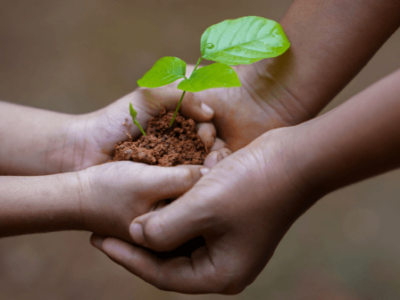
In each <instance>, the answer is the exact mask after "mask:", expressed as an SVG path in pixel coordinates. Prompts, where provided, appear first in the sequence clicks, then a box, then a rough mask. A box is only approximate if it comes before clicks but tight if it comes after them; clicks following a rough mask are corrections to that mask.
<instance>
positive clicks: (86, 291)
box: [0, 0, 400, 300]
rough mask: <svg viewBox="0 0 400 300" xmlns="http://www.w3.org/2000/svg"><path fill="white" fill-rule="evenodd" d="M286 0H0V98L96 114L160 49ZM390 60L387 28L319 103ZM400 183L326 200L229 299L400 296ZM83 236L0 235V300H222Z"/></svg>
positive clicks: (348, 92)
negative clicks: (125, 261)
mask: <svg viewBox="0 0 400 300" xmlns="http://www.w3.org/2000/svg"><path fill="white" fill-rule="evenodd" d="M291 2H292V1H289V0H279V1H278V0H202V1H194V0H186V1H183V0H147V1H134V0H116V1H111V0H108V1H106V0H69V1H61V0H36V1H31V0H0V99H2V100H5V101H10V102H14V103H20V104H24V105H30V106H35V107H40V108H45V109H50V110H56V111H61V112H66V113H85V112H89V111H93V110H96V109H98V108H101V107H103V106H105V105H107V104H109V103H111V102H112V101H114V100H116V99H118V98H119V97H121V96H123V95H124V94H126V93H128V92H130V91H131V90H133V89H134V88H135V87H136V80H137V79H139V78H140V77H141V75H142V74H143V73H144V72H145V71H147V70H148V69H149V67H150V66H151V65H152V64H153V63H154V62H155V61H156V60H157V59H158V58H160V57H162V56H166V55H172V56H178V57H180V58H182V59H184V60H185V61H187V62H190V63H195V62H196V59H197V57H198V56H199V40H200V36H201V34H202V33H203V31H204V30H205V29H206V28H207V27H208V26H210V25H211V24H214V23H217V22H220V21H221V20H224V19H227V18H237V17H241V16H245V15H260V16H264V17H268V18H271V19H275V20H279V19H280V18H281V17H282V16H283V14H284V12H285V11H286V9H287V8H288V7H289V5H290V4H291ZM399 67H400V32H397V33H396V34H395V35H394V36H393V37H392V38H391V39H390V40H389V41H388V42H387V43H386V45H385V46H384V47H383V48H382V49H381V50H380V51H379V53H378V54H377V55H376V56H375V57H374V58H373V59H372V60H371V62H370V63H369V64H368V65H367V66H366V67H365V69H364V70H363V71H362V72H361V73H360V74H359V75H358V76H357V78H356V79H355V80H353V82H351V83H350V84H349V86H348V87H347V88H346V89H345V90H343V91H342V92H341V93H340V95H339V96H338V97H337V98H336V99H335V100H334V101H333V102H332V103H331V104H330V105H329V106H328V108H327V109H326V110H328V109H331V108H333V107H335V106H337V105H339V104H340V103H341V102H343V101H345V100H346V99H348V98H349V97H351V96H352V95H354V94H355V93H357V92H359V91H360V90H362V89H364V88H365V87H367V86H368V85H370V84H371V83H373V82H374V81H376V80H378V79H380V78H382V77H383V76H385V75H386V74H388V73H390V72H392V71H394V70H395V69H396V68H399ZM376 101H379V99H376ZM326 110H325V111H326ZM27 122H29V120H27ZM26 134H29V132H26ZM0 143H1V141H0ZM399 183H400V172H399V171H395V172H391V173H388V174H385V175H382V176H379V177H376V178H374V179H372V180H367V181H364V182H362V183H359V184H356V185H353V186H350V187H348V188H345V189H342V190H340V191H337V192H335V193H333V194H331V195H329V196H327V197H325V198H324V199H323V200H321V201H320V202H319V203H317V204H316V205H315V206H314V207H313V208H312V209H311V210H310V211H308V212H307V213H306V214H305V215H304V216H303V217H302V218H301V219H300V220H299V221H298V222H296V223H295V225H294V226H293V228H292V229H291V230H290V232H289V233H288V234H287V235H286V237H285V238H284V240H283V241H282V243H281V244H280V246H279V247H278V249H277V251H276V254H275V255H274V257H273V258H272V260H271V262H270V264H269V265H268V266H267V268H266V269H265V270H264V271H263V273H262V274H261V275H260V276H259V277H258V279H257V280H256V281H255V282H254V283H253V284H252V285H251V286H250V287H248V288H247V289H246V290H245V291H244V292H243V293H242V294H240V295H236V296H233V297H231V299H246V300H256V299H271V300H283V299H285V300H286V299H295V300H297V299H299V300H302V299H304V300H305V299H307V300H314V299H315V300H317V299H318V300H319V299H324V300H358V299H367V300H368V299H379V300H386V299H399V298H400V284H399V281H400V239H399V235H398V232H399V228H400V218H399V216H400V201H399V193H400V184H399ZM89 236H90V234H89V233H84V232H64V233H51V234H39V235H31V236H21V237H13V238H5V239H1V240H0V299H1V300H3V299H4V300H6V299H7V300H8V299H13V300H14V299H15V300H19V299H40V300H46V299H51V300H58V299H75V300H76V299H97V300H102V299H146V300H151V299H163V300H170V299H171V300H172V299H174V300H178V299H211V300H212V299H222V298H225V297H224V296H214V295H211V296H210V295H207V296H187V295H179V294H175V293H167V292H162V291H159V290H157V289H156V288H153V287H152V286H150V285H148V284H146V283H144V282H143V281H141V280H140V279H138V278H135V277H134V276H132V275H131V274H129V273H128V272H127V271H125V270H124V269H122V268H121V267H119V266H117V265H115V264H114V263H112V262H111V261H110V260H109V259H108V258H107V257H106V256H104V255H103V254H102V253H100V252H98V251H97V250H95V249H94V248H92V247H91V246H90V245H89Z"/></svg>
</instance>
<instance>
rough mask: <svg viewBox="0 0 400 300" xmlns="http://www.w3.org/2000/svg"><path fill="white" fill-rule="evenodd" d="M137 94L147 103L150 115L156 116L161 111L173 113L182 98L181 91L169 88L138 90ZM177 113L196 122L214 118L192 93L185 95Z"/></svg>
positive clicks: (210, 110) (209, 109) (211, 111)
mask: <svg viewBox="0 0 400 300" xmlns="http://www.w3.org/2000/svg"><path fill="white" fill-rule="evenodd" d="M138 92H140V93H142V96H143V97H144V99H145V100H146V102H147V105H148V107H149V109H151V110H152V114H153V115H154V114H157V112H158V111H160V110H161V109H165V110H167V111H175V109H176V107H177V105H178V102H179V100H180V98H181V96H182V91H181V90H178V89H173V88H169V87H163V88H157V89H139V90H138ZM179 112H180V113H181V114H182V115H183V116H184V117H186V118H192V119H193V120H195V121H196V122H209V121H210V120H211V119H212V117H213V116H214V111H213V110H212V109H211V108H210V107H209V106H207V105H205V104H202V102H201V101H200V100H199V99H197V98H196V96H195V95H193V94H192V93H186V94H185V96H184V98H183V101H182V105H181V107H180V110H179Z"/></svg>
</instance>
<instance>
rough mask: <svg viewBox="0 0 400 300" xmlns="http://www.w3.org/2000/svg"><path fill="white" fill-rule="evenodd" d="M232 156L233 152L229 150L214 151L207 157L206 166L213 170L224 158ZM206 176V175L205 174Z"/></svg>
mask: <svg viewBox="0 0 400 300" xmlns="http://www.w3.org/2000/svg"><path fill="white" fill-rule="evenodd" d="M231 154H232V151H231V150H229V149H228V148H222V149H219V150H218V151H212V152H210V154H208V155H207V157H206V159H205V160H204V166H205V167H207V168H209V169H211V168H213V167H214V166H215V165H216V164H217V163H219V162H220V161H221V160H223V159H224V158H226V157H228V156H229V155H231ZM203 175H204V174H203Z"/></svg>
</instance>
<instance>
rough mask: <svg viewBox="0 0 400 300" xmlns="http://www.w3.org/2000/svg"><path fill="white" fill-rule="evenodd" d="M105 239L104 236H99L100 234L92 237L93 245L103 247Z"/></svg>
mask: <svg viewBox="0 0 400 300" xmlns="http://www.w3.org/2000/svg"><path fill="white" fill-rule="evenodd" d="M103 241H104V238H103V237H99V236H95V237H92V245H93V247H95V248H97V249H101V248H102V247H101V246H102V245H103Z"/></svg>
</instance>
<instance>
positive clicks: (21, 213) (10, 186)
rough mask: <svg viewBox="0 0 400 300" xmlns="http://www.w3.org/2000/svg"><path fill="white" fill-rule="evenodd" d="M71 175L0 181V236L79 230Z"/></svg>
mask: <svg viewBox="0 0 400 300" xmlns="http://www.w3.org/2000/svg"><path fill="white" fill-rule="evenodd" d="M77 191H79V185H78V182H77V180H76V179H75V178H74V176H73V174H72V173H66V174H57V175H50V176H32V177H14V176H10V177H0V195H1V200H2V201H0V236H1V237H3V236H12V235H19V234H28V233H40V232H50V231H60V230H79V229H82V225H81V223H82V221H81V216H80V211H81V209H80V202H79V197H78V196H79V193H78V192H77Z"/></svg>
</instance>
